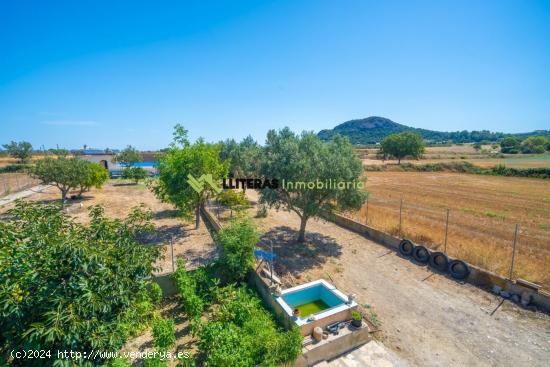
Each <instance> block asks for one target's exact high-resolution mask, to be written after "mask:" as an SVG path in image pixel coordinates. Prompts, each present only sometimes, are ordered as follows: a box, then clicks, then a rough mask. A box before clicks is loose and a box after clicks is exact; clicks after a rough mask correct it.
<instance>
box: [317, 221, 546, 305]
mask: <svg viewBox="0 0 550 367" xmlns="http://www.w3.org/2000/svg"><path fill="white" fill-rule="evenodd" d="M321 217H322V218H324V219H325V220H328V221H330V222H333V223H335V224H337V225H339V226H340V227H343V228H346V229H349V230H351V231H354V232H356V233H359V234H361V235H364V236H365V237H368V238H369V239H371V240H373V241H374V242H377V243H380V244H382V245H384V246H386V247H388V248H390V249H393V250H396V251H397V249H398V248H399V243H400V242H401V239H400V238H398V237H395V236H392V235H390V234H388V233H385V232H382V231H379V230H377V229H374V228H372V227H369V226H367V225H365V224H362V223H359V222H356V221H354V220H352V219H350V218H346V217H344V216H342V215H340V214H331V213H322V214H321ZM423 246H425V245H423ZM425 247H427V248H428V249H430V248H429V246H425ZM430 251H434V250H432V249H430ZM468 266H469V267H470V270H471V272H470V275H469V276H468V279H466V281H467V282H468V283H470V284H474V285H476V286H478V287H482V288H486V289H490V288H492V287H493V286H495V285H497V286H499V287H501V288H502V289H503V290H505V291H508V292H511V293H515V294H522V293H524V292H526V293H527V294H529V295H531V299H532V302H531V303H532V304H534V305H535V306H537V307H540V308H541V309H543V310H545V311H547V312H549V311H550V297H549V295H548V294H545V293H541V292H537V291H536V290H533V289H531V288H528V287H525V286H522V285H520V284H517V283H515V282H514V281H512V280H510V279H506V278H504V277H502V276H500V275H497V274H495V273H492V272H490V271H488V270H485V269H481V268H479V267H477V266H475V265H471V264H468Z"/></svg>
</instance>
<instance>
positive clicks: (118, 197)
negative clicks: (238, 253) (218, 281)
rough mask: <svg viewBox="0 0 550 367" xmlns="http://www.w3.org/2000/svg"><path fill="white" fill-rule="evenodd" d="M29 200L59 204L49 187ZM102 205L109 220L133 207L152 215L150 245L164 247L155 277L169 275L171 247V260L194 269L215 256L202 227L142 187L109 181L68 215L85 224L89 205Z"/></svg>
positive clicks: (72, 206)
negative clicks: (172, 249) (149, 211)
mask: <svg viewBox="0 0 550 367" xmlns="http://www.w3.org/2000/svg"><path fill="white" fill-rule="evenodd" d="M28 200H33V201H40V202H52V201H56V200H59V190H57V189H56V188H54V187H50V188H48V189H47V190H45V191H44V192H42V193H35V194H33V195H32V196H29V197H28ZM98 204H99V205H102V206H103V207H104V208H105V214H106V215H107V216H108V217H111V218H124V217H125V216H126V215H127V214H128V213H129V212H130V210H131V209H132V208H133V207H136V206H140V205H143V207H144V208H145V209H149V210H151V211H152V214H153V224H154V225H155V227H156V232H155V235H154V237H152V238H150V239H149V242H150V243H151V244H154V245H159V246H163V247H164V248H165V250H164V255H165V256H164V258H163V259H161V260H159V261H158V263H157V264H156V266H157V267H158V273H167V272H171V271H172V256H171V251H170V246H169V245H168V244H169V243H170V241H172V243H173V245H174V257H175V258H177V257H184V258H186V260H187V263H188V266H190V267H194V266H197V265H199V264H201V263H203V262H204V261H208V259H211V258H212V257H213V256H215V245H214V242H213V241H212V238H211V237H210V234H209V232H208V230H207V228H206V227H205V226H204V224H203V225H202V226H201V227H200V228H199V229H198V230H195V229H194V223H193V224H191V223H186V222H185V221H183V220H182V219H181V218H179V217H178V216H177V211H176V210H174V207H173V206H172V205H170V204H165V203H162V202H160V201H159V200H158V199H157V198H156V197H155V196H154V195H153V194H152V193H151V191H150V190H149V189H148V188H147V187H146V186H145V185H143V184H139V185H132V184H123V183H121V182H120V181H117V180H111V181H109V183H107V184H106V185H105V186H104V187H103V188H102V189H100V190H98V189H92V190H91V191H89V192H87V193H85V194H84V198H83V200H77V201H74V202H71V201H70V202H69V206H68V207H67V211H68V212H69V213H70V214H71V215H72V216H73V217H74V218H75V220H77V221H79V222H84V223H85V222H87V221H88V219H89V218H88V208H89V207H90V206H92V205H98ZM13 205H14V204H13V203H11V204H8V205H5V206H3V207H0V213H2V212H5V211H6V210H8V209H9V208H11V207H13Z"/></svg>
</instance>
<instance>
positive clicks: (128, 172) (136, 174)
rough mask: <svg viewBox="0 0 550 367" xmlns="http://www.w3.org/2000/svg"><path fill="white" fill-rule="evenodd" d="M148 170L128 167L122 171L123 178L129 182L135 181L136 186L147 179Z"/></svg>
mask: <svg viewBox="0 0 550 367" xmlns="http://www.w3.org/2000/svg"><path fill="white" fill-rule="evenodd" d="M147 174H148V172H147V170H145V169H144V168H141V167H126V168H124V170H123V171H122V178H124V179H128V180H134V182H135V183H136V184H138V183H139V180H143V179H145V178H146V177H147Z"/></svg>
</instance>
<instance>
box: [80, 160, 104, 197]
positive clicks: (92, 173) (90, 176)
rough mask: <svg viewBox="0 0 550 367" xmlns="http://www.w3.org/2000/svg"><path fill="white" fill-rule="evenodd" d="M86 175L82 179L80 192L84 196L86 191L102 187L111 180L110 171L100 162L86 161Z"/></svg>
mask: <svg viewBox="0 0 550 367" xmlns="http://www.w3.org/2000/svg"><path fill="white" fill-rule="evenodd" d="M86 163H87V164H85V166H86V170H85V171H86V172H85V175H84V176H82V177H81V180H80V193H79V194H78V195H79V196H82V194H83V193H84V191H88V190H90V188H92V187H95V188H96V189H100V188H101V187H102V186H103V184H104V183H105V182H107V180H109V172H108V171H107V170H106V169H105V167H103V166H102V165H101V164H99V163H92V162H86Z"/></svg>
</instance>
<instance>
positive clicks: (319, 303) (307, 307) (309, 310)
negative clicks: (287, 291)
mask: <svg viewBox="0 0 550 367" xmlns="http://www.w3.org/2000/svg"><path fill="white" fill-rule="evenodd" d="M296 308H297V309H298V310H300V317H308V316H309V315H312V314H314V313H317V312H320V311H323V310H326V309H327V308H330V306H329V305H327V304H326V303H325V302H324V301H323V300H322V299H318V300H315V301H313V302H309V303H304V304H303V305H300V306H296Z"/></svg>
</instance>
